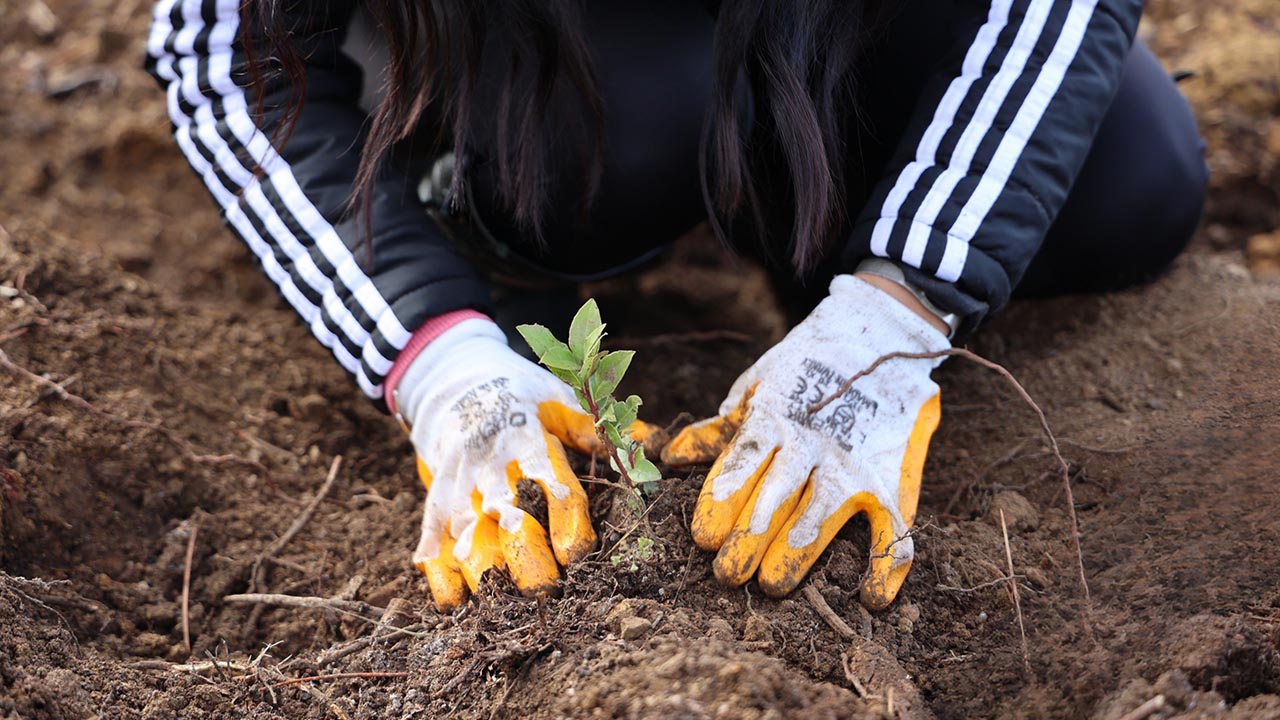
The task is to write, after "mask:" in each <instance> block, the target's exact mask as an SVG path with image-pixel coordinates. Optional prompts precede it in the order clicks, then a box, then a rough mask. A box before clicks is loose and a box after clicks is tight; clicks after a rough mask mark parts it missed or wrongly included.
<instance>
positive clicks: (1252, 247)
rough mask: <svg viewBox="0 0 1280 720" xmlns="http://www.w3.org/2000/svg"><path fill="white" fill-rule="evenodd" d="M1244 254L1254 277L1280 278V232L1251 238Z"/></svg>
mask: <svg viewBox="0 0 1280 720" xmlns="http://www.w3.org/2000/svg"><path fill="white" fill-rule="evenodd" d="M1244 254H1245V257H1246V258H1248V260H1249V269H1250V270H1252V271H1253V274H1254V275H1257V276H1258V277H1280V230H1276V231H1274V232H1269V233H1263V234H1260V235H1254V236H1253V237H1251V238H1249V241H1248V243H1247V244H1246V245H1245V248H1244Z"/></svg>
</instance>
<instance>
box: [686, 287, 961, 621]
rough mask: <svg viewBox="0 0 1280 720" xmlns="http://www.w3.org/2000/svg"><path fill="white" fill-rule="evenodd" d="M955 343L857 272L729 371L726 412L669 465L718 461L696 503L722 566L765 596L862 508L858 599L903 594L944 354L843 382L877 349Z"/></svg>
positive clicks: (778, 589)
mask: <svg viewBox="0 0 1280 720" xmlns="http://www.w3.org/2000/svg"><path fill="white" fill-rule="evenodd" d="M946 347H949V343H948V341H947V338H946V337H945V336H944V335H943V334H942V333H941V332H939V331H938V330H937V329H935V328H934V327H932V326H931V325H930V324H929V323H927V322H926V321H925V320H924V319H922V318H921V317H920V316H918V315H916V314H915V313H914V312H912V311H911V310H909V309H908V308H907V307H905V306H904V305H902V304H901V303H900V302H898V301H897V300H895V299H894V298H892V297H890V296H889V295H888V294H886V293H885V292H883V291H881V290H879V289H877V288H875V287H873V286H872V285H870V284H868V283H866V282H863V281H862V280H860V279H858V278H855V277H853V276H849V275H842V276H838V277H837V278H836V279H835V280H834V281H832V283H831V290H830V294H829V295H828V297H827V298H826V299H824V300H823V301H822V302H821V303H820V304H819V305H818V307H817V308H816V309H815V310H814V311H813V313H811V314H810V315H809V317H807V318H806V319H805V320H804V322H802V323H800V324H799V325H797V326H796V327H795V328H794V329H793V330H792V331H791V332H790V333H788V335H787V336H786V337H785V338H783V340H782V342H780V343H778V344H777V345H776V346H774V347H773V348H772V349H770V350H769V351H768V352H767V353H765V354H764V356H763V357H761V358H760V360H758V361H757V362H756V364H755V365H753V366H752V367H751V368H750V369H748V370H747V372H745V373H743V375H742V376H741V377H739V378H738V380H737V381H736V382H735V383H734V385H733V388H732V389H731V390H730V392H729V396H728V398H726V399H725V401H724V403H723V404H722V405H721V407H720V416H719V417H715V418H711V419H709V420H704V421H702V422H699V423H695V424H693V425H691V426H689V427H687V428H685V429H684V431H683V432H681V433H680V434H679V435H678V436H677V437H676V438H675V439H674V440H672V441H671V442H670V443H669V444H668V445H667V447H666V448H665V449H664V450H663V453H662V459H663V460H664V461H665V462H667V463H668V464H672V465H684V464H690V463H705V462H711V461H712V460H713V459H714V461H715V463H714V465H712V467H711V471H710V472H709V473H708V474H707V479H706V481H705V484H704V485H703V487H702V494H701V495H700V496H699V498H698V505H697V508H696V510H695V511H694V518H693V523H692V524H693V528H692V529H693V537H694V540H695V541H696V542H697V543H698V545H699V546H700V547H702V548H703V549H705V550H713V551H718V553H717V555H716V558H715V563H714V567H715V574H716V577H717V578H718V579H719V580H720V581H721V582H722V583H725V584H727V585H740V584H742V583H745V582H746V581H747V580H749V579H751V577H752V575H754V574H756V572H757V570H758V571H759V582H760V587H761V588H762V589H763V590H764V591H765V592H766V593H768V594H769V595H772V596H780V595H785V594H787V593H789V592H791V591H792V590H794V589H795V588H796V586H798V585H799V584H800V581H801V580H803V579H804V576H805V575H806V574H807V573H808V572H809V569H810V568H812V567H813V564H814V562H815V561H816V560H817V559H818V556H819V555H821V554H822V551H823V550H824V549H826V547H827V545H828V544H830V542H831V540H832V538H834V537H835V535H836V533H837V532H839V530H840V528H841V527H842V526H844V524H845V523H846V522H847V521H848V520H849V519H850V518H852V517H853V516H854V515H856V514H858V513H866V514H867V519H868V521H869V523H870V526H871V561H870V566H869V569H868V571H867V574H866V576H865V579H864V581H863V585H862V602H863V604H865V605H866V606H868V607H870V608H873V609H880V608H883V607H885V606H887V605H888V604H889V603H890V602H892V601H893V599H894V597H895V596H896V595H897V593H898V590H899V588H901V587H902V583H903V581H904V580H905V579H906V575H907V572H908V570H910V568H911V560H912V557H913V555H914V547H913V544H912V538H911V536H910V534H909V530H910V527H911V524H912V523H913V522H914V520H915V513H916V502H917V500H918V498H919V494H920V475H921V472H922V470H923V467H924V461H925V454H926V452H927V451H928V447H929V439H930V437H931V436H932V435H933V431H934V429H935V428H936V427H937V425H938V421H939V418H940V416H941V410H940V403H939V395H938V386H937V385H936V384H935V383H934V382H933V381H932V380H931V379H930V378H929V374H930V372H931V371H932V370H933V368H935V367H936V366H937V365H938V363H939V362H941V360H915V359H894V360H890V361H888V362H886V363H884V364H883V365H881V366H880V368H879V369H877V370H876V371H875V372H874V373H872V374H870V375H868V376H866V377H863V378H861V379H859V380H858V381H857V382H855V383H854V384H853V386H852V387H851V388H850V389H849V390H848V391H847V392H845V393H844V394H843V395H842V396H841V397H839V398H837V399H835V400H834V401H832V402H831V403H829V404H828V405H827V406H826V407H824V408H823V409H821V410H820V411H818V412H817V413H812V414H811V413H810V412H809V409H810V407H811V406H812V405H813V404H815V403H817V402H819V401H821V400H823V399H824V398H827V397H828V396H830V395H832V394H833V393H835V392H836V391H837V390H838V389H839V387H840V386H841V384H842V383H844V381H845V380H846V379H847V378H848V377H850V376H852V375H853V374H855V373H857V372H859V371H861V370H864V369H866V368H867V367H869V366H870V365H871V364H872V363H873V362H874V361H875V360H876V359H877V358H879V357H880V356H882V355H885V354H888V353H891V352H895V351H906V352H929V351H936V350H941V349H944V348H946Z"/></svg>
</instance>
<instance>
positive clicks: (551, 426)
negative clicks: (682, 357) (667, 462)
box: [538, 401, 665, 453]
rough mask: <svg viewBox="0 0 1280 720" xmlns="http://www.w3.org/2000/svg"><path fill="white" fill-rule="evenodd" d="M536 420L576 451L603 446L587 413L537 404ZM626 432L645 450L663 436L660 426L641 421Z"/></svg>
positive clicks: (583, 451)
mask: <svg viewBox="0 0 1280 720" xmlns="http://www.w3.org/2000/svg"><path fill="white" fill-rule="evenodd" d="M538 421H539V422H541V423H542V427H543V429H545V430H546V431H547V432H549V433H551V434H552V435H555V436H556V438H557V439H559V440H560V441H561V442H562V443H564V444H565V445H567V446H569V447H571V448H573V449H574V450H577V451H578V452H581V453H593V452H599V451H600V450H601V449H602V448H603V446H602V445H601V444H600V435H599V434H598V433H596V425H595V421H594V420H592V419H591V416H590V415H588V414H586V413H584V412H581V411H579V410H577V409H575V408H573V407H570V406H568V405H565V404H564V403H559V402H555V401H547V402H543V403H538ZM627 433H628V434H629V435H631V437H632V439H634V440H635V441H636V442H638V443H640V444H641V445H643V446H644V449H645V450H646V451H653V450H655V449H656V448H657V447H658V446H660V445H661V444H662V441H663V440H664V435H665V433H663V432H662V428H660V427H658V426H656V425H650V424H649V423H647V422H644V421H642V420H636V421H635V422H633V423H631V425H630V427H628V428H627Z"/></svg>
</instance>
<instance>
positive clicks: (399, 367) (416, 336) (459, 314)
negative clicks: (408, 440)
mask: <svg viewBox="0 0 1280 720" xmlns="http://www.w3.org/2000/svg"><path fill="white" fill-rule="evenodd" d="M463 320H489V321H490V322H492V319H491V318H490V317H489V316H488V315H485V314H484V313H482V312H477V311H475V310H454V311H453V312H447V313H445V314H443V315H437V316H435V317H433V318H431V319H430V320H427V321H426V322H425V323H423V324H422V327H420V328H418V329H417V331H416V332H414V333H413V337H411V338H409V342H408V343H407V344H405V346H404V349H403V350H401V351H400V354H399V355H398V356H397V357H396V361H395V363H394V364H392V366H391V371H390V372H388V373H387V379H386V381H384V382H383V385H382V397H383V399H384V400H386V402H387V407H388V408H390V409H391V414H392V415H395V414H396V395H395V392H396V386H397V385H399V384H400V378H402V377H404V373H405V371H406V370H408V369H409V365H410V364H411V363H413V360H414V358H416V357H418V353H420V352H422V351H423V350H424V349H425V348H426V347H427V345H430V344H431V341H432V340H435V339H436V338H438V337H440V334H441V333H443V332H444V331H445V330H448V329H449V328H451V327H453V326H454V325H457V324H458V323H460V322H462V321H463Z"/></svg>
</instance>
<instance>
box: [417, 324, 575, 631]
mask: <svg viewBox="0 0 1280 720" xmlns="http://www.w3.org/2000/svg"><path fill="white" fill-rule="evenodd" d="M396 396H397V403H398V405H399V408H400V410H401V411H402V413H403V415H404V417H405V418H406V419H407V421H408V423H409V426H410V437H411V438H412V440H413V446H414V449H415V450H416V451H417V455H418V474H419V475H420V477H421V478H422V483H423V484H424V485H425V486H426V487H427V502H426V508H425V509H424V512H423V516H422V536H421V538H420V540H419V542H418V548H417V550H416V551H415V552H414V554H413V562H414V564H415V565H416V566H417V567H418V569H419V570H421V571H422V572H423V573H424V574H425V575H426V577H427V583H428V585H430V587H431V594H432V596H433V597H434V598H435V601H436V604H437V605H438V606H439V607H440V608H441V609H442V610H448V609H451V608H454V607H456V606H457V605H459V604H461V603H462V602H464V601H466V599H467V596H468V594H469V592H470V591H474V590H475V589H476V587H477V585H478V584H479V582H480V578H481V576H482V575H483V574H484V572H485V571H486V570H488V569H489V568H493V567H506V568H507V569H508V570H509V571H510V572H511V577H512V578H513V579H514V580H515V583H516V586H517V587H518V588H519V589H520V590H521V591H522V592H523V593H525V594H527V595H539V594H543V593H545V592H547V591H550V590H552V589H553V588H554V587H555V586H556V584H557V582H558V580H559V577H560V572H559V566H558V565H557V563H559V565H567V564H569V563H571V562H574V561H576V560H579V559H581V558H582V557H583V556H584V555H586V554H587V553H588V552H590V551H591V550H592V548H594V546H595V543H596V534H595V530H594V529H593V528H592V526H591V517H590V515H589V513H588V508H587V496H586V493H585V492H583V489H582V485H581V484H580V483H579V482H578V478H577V476H576V475H575V474H574V473H573V471H572V470H571V469H570V467H569V463H568V459H567V458H566V457H565V451H564V446H565V445H568V446H569V447H572V448H575V449H577V450H580V451H583V452H590V451H591V450H593V449H595V448H596V447H597V446H598V442H599V441H598V439H597V437H596V433H595V427H594V425H593V423H592V421H591V418H590V416H588V415H585V414H584V413H582V412H580V411H579V409H578V401H577V399H576V398H575V397H574V394H573V391H572V390H571V389H570V388H569V386H567V385H565V384H564V383H563V382H561V381H560V380H559V379H557V378H556V377H555V376H553V375H552V374H551V373H549V372H547V371H546V370H544V369H543V368H541V367H539V366H537V365H535V364H534V363H532V362H530V361H528V360H526V359H525V358H523V357H521V356H520V355H518V354H516V353H515V352H514V351H513V350H511V349H510V348H509V347H508V346H507V341H506V338H505V337H504V335H503V334H502V331H501V330H500V329H499V328H498V327H497V326H496V325H494V324H493V323H492V322H489V321H487V320H480V319H471V320H465V321H463V322H461V323H459V324H457V325H455V326H454V327H452V328H450V329H449V330H446V331H445V332H444V333H442V334H441V335H440V336H439V337H437V338H436V339H434V340H433V341H432V342H431V344H429V345H428V346H427V347H426V348H425V349H424V350H423V351H422V352H421V353H420V354H419V355H418V356H417V357H416V358H414V360H413V361H412V363H411V364H410V366H409V369H408V370H407V371H406V372H405V374H404V377H403V378H402V379H401V380H400V383H399V385H398V386H397V390H396ZM522 478H527V479H529V480H532V481H534V482H536V483H537V484H538V485H539V486H541V488H542V490H543V491H544V494H545V495H546V500H547V516H548V518H547V520H548V525H549V528H547V529H546V530H544V529H543V527H542V526H541V525H540V524H539V523H538V522H537V521H536V520H534V518H533V517H532V516H531V515H529V514H528V513H527V512H525V511H524V510H522V509H521V508H519V507H518V506H517V503H516V484H517V482H518V481H519V480H521V479H522ZM547 530H550V537H548V533H547Z"/></svg>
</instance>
